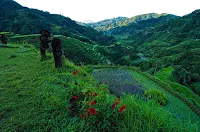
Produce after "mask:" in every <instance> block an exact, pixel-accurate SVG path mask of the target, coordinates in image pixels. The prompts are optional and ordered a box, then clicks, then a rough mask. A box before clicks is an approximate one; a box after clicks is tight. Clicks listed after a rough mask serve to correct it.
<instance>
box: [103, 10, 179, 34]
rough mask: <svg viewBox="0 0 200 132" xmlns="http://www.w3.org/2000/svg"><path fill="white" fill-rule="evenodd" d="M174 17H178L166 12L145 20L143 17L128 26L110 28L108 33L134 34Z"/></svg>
mask: <svg viewBox="0 0 200 132" xmlns="http://www.w3.org/2000/svg"><path fill="white" fill-rule="evenodd" d="M173 18H178V17H177V16H174V15H171V14H166V15H161V16H160V17H155V18H149V19H144V20H142V19H141V20H140V21H137V22H132V23H129V24H128V25H127V26H120V27H116V28H113V29H110V30H108V31H107V32H106V33H107V34H112V35H133V34H135V33H138V32H146V30H148V29H152V28H154V27H155V26H157V25H159V24H161V23H162V22H165V21H168V20H170V19H173Z"/></svg>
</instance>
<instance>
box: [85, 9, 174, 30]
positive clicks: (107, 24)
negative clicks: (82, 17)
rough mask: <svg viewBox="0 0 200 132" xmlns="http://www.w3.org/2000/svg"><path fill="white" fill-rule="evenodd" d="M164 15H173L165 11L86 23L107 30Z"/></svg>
mask: <svg viewBox="0 0 200 132" xmlns="http://www.w3.org/2000/svg"><path fill="white" fill-rule="evenodd" d="M166 16H167V17H168V16H171V17H172V16H174V15H169V14H166V13H163V14H157V13H148V14H142V15H138V16H134V17H131V18H126V17H117V18H113V19H107V20H103V21H100V22H97V23H88V24H87V25H89V26H91V27H92V28H94V29H96V30H98V31H108V30H112V29H114V28H117V27H122V26H129V25H130V24H132V23H137V22H140V21H144V20H149V19H153V18H159V17H166Z"/></svg>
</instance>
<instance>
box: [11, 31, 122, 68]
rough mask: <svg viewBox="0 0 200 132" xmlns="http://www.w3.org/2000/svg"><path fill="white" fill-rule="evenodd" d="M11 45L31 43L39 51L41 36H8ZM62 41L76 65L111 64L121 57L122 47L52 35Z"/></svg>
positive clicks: (66, 51)
mask: <svg viewBox="0 0 200 132" xmlns="http://www.w3.org/2000/svg"><path fill="white" fill-rule="evenodd" d="M7 36H8V42H9V43H19V44H20V43H29V44H33V45H35V46H36V48H38V49H39V46H40V40H39V36H40V34H30V35H21V34H12V33H10V34H8V35H7ZM52 37H55V38H59V39H61V41H62V45H63V50H64V52H65V56H66V57H68V58H69V59H70V60H71V61H73V62H74V63H76V64H111V63H113V62H114V61H115V60H117V59H118V58H120V57H121V56H123V54H124V52H122V47H121V46H120V45H111V46H100V45H99V44H98V43H94V42H93V43H88V42H84V41H81V40H80V39H77V38H73V37H66V36H63V35H52Z"/></svg>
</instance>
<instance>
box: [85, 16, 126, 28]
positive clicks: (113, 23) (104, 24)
mask: <svg viewBox="0 0 200 132" xmlns="http://www.w3.org/2000/svg"><path fill="white" fill-rule="evenodd" d="M126 19H128V18H127V17H117V18H112V19H106V20H103V21H100V22H96V23H94V22H93V23H87V24H86V25H88V26H90V27H92V28H94V29H96V30H98V31H107V30H109V29H112V28H115V27H117V26H118V25H119V24H120V22H121V21H124V20H126Z"/></svg>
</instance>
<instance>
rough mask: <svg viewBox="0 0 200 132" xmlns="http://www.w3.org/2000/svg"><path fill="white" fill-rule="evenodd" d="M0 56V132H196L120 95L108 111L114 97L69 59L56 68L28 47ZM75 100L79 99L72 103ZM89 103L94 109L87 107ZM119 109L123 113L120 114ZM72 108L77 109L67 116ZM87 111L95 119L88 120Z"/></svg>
mask: <svg viewBox="0 0 200 132" xmlns="http://www.w3.org/2000/svg"><path fill="white" fill-rule="evenodd" d="M11 47H12V48H11ZM21 50H23V52H21ZM0 51H1V52H0V55H1V56H2V58H1V62H2V63H0V71H1V72H0V82H1V83H0V87H1V88H0V97H1V100H0V104H1V106H0V113H1V122H0V125H1V127H0V131H104V130H107V131H113V130H114V131H126V130H136V131H151V130H156V131H159V130H162V131H171V130H174V131H182V130H185V131H198V127H197V126H196V125H195V124H191V123H190V122H187V124H184V123H183V122H181V121H179V120H177V119H175V118H174V117H173V116H172V115H171V114H169V113H167V112H166V111H164V110H162V108H160V107H159V106H158V105H156V104H154V103H153V102H148V103H146V102H145V101H142V100H141V99H138V98H137V97H132V96H124V97H123V98H121V99H120V103H119V104H118V105H117V107H115V109H114V110H113V109H112V104H113V103H115V102H114V99H116V97H115V96H113V95H110V94H108V89H107V85H100V86H97V85H96V84H97V83H96V81H95V80H94V79H93V78H92V77H91V76H90V74H88V73H86V72H85V71H84V69H82V67H78V66H75V65H73V64H72V63H71V62H70V61H68V60H66V62H65V66H64V67H62V68H59V69H55V68H54V62H53V60H52V59H47V60H45V61H42V62H41V61H40V55H39V54H38V53H37V52H35V49H32V47H27V45H18V44H16V45H10V44H9V45H8V47H7V48H6V47H1V48H0ZM11 55H15V56H17V57H14V58H10V56H11ZM48 56H49V57H50V58H53V56H52V55H50V54H48ZM76 70H78V73H76V74H75V73H74V71H76ZM30 75H31V76H30ZM102 88H104V89H102ZM90 92H92V94H90ZM95 92H96V94H97V95H95V94H94V93H95ZM94 95H95V96H94ZM74 96H79V98H78V100H77V101H75V102H76V103H75V102H74V103H72V100H71V99H72V98H73V97H74ZM92 100H96V104H93V105H92V106H91V105H90V103H91V101H92ZM74 104H75V105H74ZM124 104H125V105H126V108H125V111H124V112H122V113H119V112H118V110H119V108H120V107H121V106H123V105H124ZM71 106H75V108H77V109H72V110H73V111H71V110H70V108H71ZM91 107H94V108H95V110H96V114H92V115H91V116H88V115H87V110H88V109H89V108H91ZM84 112H85V113H84ZM81 113H82V114H85V115H86V116H85V119H82V117H80V116H79V114H81Z"/></svg>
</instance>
